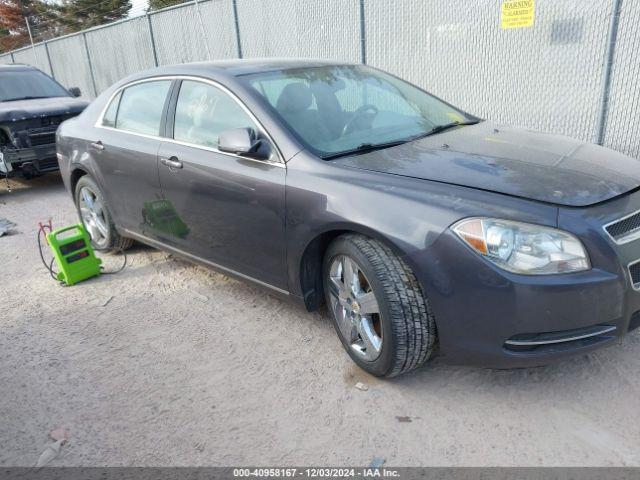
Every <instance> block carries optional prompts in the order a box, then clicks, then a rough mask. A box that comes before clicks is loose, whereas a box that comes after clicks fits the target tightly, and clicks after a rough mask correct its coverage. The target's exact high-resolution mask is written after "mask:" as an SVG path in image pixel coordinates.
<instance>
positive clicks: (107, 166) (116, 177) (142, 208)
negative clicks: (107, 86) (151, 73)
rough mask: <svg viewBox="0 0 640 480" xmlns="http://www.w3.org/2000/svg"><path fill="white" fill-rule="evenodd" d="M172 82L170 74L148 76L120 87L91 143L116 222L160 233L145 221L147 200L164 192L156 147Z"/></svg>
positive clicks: (149, 203) (121, 225) (152, 232)
mask: <svg viewBox="0 0 640 480" xmlns="http://www.w3.org/2000/svg"><path fill="white" fill-rule="evenodd" d="M170 87H171V80H167V79H164V80H148V81H143V82H139V83H135V84H133V85H130V86H127V87H125V88H124V89H123V90H121V91H120V92H118V93H117V94H116V95H115V96H114V97H113V98H112V100H111V103H110V104H109V105H108V106H107V109H106V110H105V114H104V116H103V117H102V119H101V120H100V121H99V125H98V126H99V127H100V128H97V129H96V131H97V132H99V133H98V135H97V136H96V138H95V139H93V141H92V143H91V145H90V146H89V148H90V149H91V151H92V152H93V155H92V156H93V157H94V159H95V160H96V161H95V163H96V166H97V169H98V170H99V173H100V176H101V177H102V178H101V179H100V181H101V184H102V186H103V190H104V193H105V195H106V196H107V201H108V204H109V207H110V210H111V214H112V216H113V218H114V220H115V222H116V224H117V225H119V226H120V227H123V228H125V229H127V230H131V231H134V232H138V233H144V234H146V235H148V236H151V237H157V238H161V239H166V235H165V236H163V235H157V233H158V232H155V231H151V232H144V224H145V214H146V210H147V209H148V208H149V207H148V206H149V205H152V204H153V203H154V202H156V201H158V200H160V199H161V198H162V191H161V189H160V181H159V179H158V149H159V148H160V143H161V139H160V130H161V128H162V127H163V119H164V118H165V113H166V110H165V109H166V107H167V105H168V97H169V95H168V94H169V91H170ZM160 233H162V232H160Z"/></svg>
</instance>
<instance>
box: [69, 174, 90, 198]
mask: <svg viewBox="0 0 640 480" xmlns="http://www.w3.org/2000/svg"><path fill="white" fill-rule="evenodd" d="M85 175H87V172H85V171H84V170H82V169H81V168H76V169H75V170H74V171H73V172H71V179H70V183H71V195H73V196H74V197H75V192H76V185H77V184H78V180H80V177H83V176H85Z"/></svg>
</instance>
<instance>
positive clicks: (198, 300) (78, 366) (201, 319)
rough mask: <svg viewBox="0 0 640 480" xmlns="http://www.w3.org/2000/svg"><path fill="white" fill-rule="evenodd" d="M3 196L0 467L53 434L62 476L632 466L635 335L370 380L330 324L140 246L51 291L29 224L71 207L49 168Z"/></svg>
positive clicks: (434, 365) (638, 456)
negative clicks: (569, 353) (511, 359)
mask: <svg viewBox="0 0 640 480" xmlns="http://www.w3.org/2000/svg"><path fill="white" fill-rule="evenodd" d="M13 187H14V191H13V193H7V192H6V190H5V187H4V182H2V183H1V184H0V218H7V219H9V220H11V221H13V222H14V223H16V224H17V228H16V229H15V231H14V232H13V233H12V234H11V235H9V236H4V237H0V285H1V287H0V288H2V297H0V298H1V299H2V300H0V302H1V303H0V305H1V307H2V308H1V310H0V465H2V466H30V465H34V464H35V463H36V461H37V459H38V457H39V456H40V454H41V452H42V451H43V450H44V449H45V447H46V446H47V445H48V444H49V443H51V441H50V440H49V439H48V434H49V432H50V431H51V430H52V429H54V428H57V427H65V428H68V429H69V431H70V439H69V442H68V443H67V445H65V446H64V448H63V449H62V452H61V455H60V456H59V457H58V458H56V459H55V460H53V461H52V463H51V465H57V466H63V465H64V466H76V465H82V466H129V465H136V466H167V465H171V466H192V465H199V466H200V465H209V466H215V465H225V466H236V465H264V466H271V465H273V466H275V465H298V466H302V465H360V466H363V465H364V466H366V465H368V464H369V463H370V462H371V461H372V459H373V458H374V457H379V458H382V459H385V460H386V464H385V465H386V466H416V465H422V466H536V465H545V466H560V465H562V466H580V465H590V466H605V465H634V466H637V465H640V451H639V449H638V445H640V421H639V420H638V415H637V412H638V404H639V402H640V400H639V399H640V382H639V381H640V334H639V333H635V334H631V335H629V336H627V337H626V338H625V339H624V340H622V341H621V342H619V344H617V345H615V346H614V347H612V348H608V349H605V350H600V351H597V352H596V353H592V354H589V355H585V356H581V357H577V358H574V359H572V360H569V361H566V362H564V363H561V364H557V365H554V366H549V367H544V368H536V369H526V370H509V371H496V370H486V369H478V368H470V367H454V366H448V365H445V364H444V363H442V362H440V361H439V360H437V359H436V360H435V361H433V362H431V363H430V364H428V365H427V366H426V367H423V368H422V369H420V370H418V371H417V372H415V373H412V374H409V375H406V376H404V377H400V378H397V379H394V380H390V381H389V380H387V381H382V380H378V379H375V378H373V377H370V376H368V375H367V374H365V373H363V372H362V371H360V370H359V369H358V368H357V367H356V366H355V365H354V364H353V363H352V362H351V360H350V359H349V357H348V356H347V354H346V353H345V352H344V351H343V350H342V347H341V345H340V343H339V341H338V338H337V336H336V335H335V333H334V331H333V328H332V326H331V324H330V321H329V319H328V318H327V317H325V316H323V315H321V314H309V313H306V312H305V311H304V310H303V309H301V308H298V307H296V306H292V305H291V304H289V303H286V302H284V301H281V300H279V299H276V298H273V297H271V296H269V295H268V294H266V293H264V292H263V291H261V290H258V289H257V288H254V287H253V286H250V285H247V284H244V283H241V282H238V281H235V280H232V279H229V278H227V277H225V276H223V275H220V274H217V273H214V272H212V271H209V270H206V269H204V268H201V267H197V266H194V265H192V264H190V263H187V262H186V261H183V260H180V259H178V258H174V257H173V256H171V255H168V254H166V253H163V252H159V251H156V250H153V249H151V248H147V247H143V246H136V247H134V249H133V250H132V251H131V253H130V255H129V266H127V268H126V269H125V270H124V271H123V272H121V273H119V274H117V275H106V276H101V277H100V278H97V279H94V280H91V281H88V282H86V283H82V284H80V285H77V286H74V287H62V286H59V285H58V284H57V283H56V282H54V281H53V280H52V279H51V278H50V277H49V275H48V273H47V272H46V270H45V269H44V267H43V266H42V264H41V263H40V258H39V257H38V253H37V244H36V232H37V222H38V221H40V220H46V219H48V218H49V217H51V218H52V220H53V223H54V226H63V225H65V224H69V223H71V222H75V221H76V216H75V212H74V208H73V205H72V203H71V199H70V197H69V196H68V194H67V193H66V191H65V190H64V188H63V186H62V183H61V181H60V178H59V176H57V175H48V176H45V177H42V178H39V179H36V180H32V181H28V182H27V181H13ZM119 262H120V258H119V257H109V256H107V257H106V260H105V263H106V266H107V268H115V267H117V265H118V264H119ZM636 332H640V331H636ZM357 382H362V383H364V384H366V385H367V386H368V390H366V391H361V390H359V389H357V388H355V385H356V383H357Z"/></svg>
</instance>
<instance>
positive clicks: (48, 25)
mask: <svg viewBox="0 0 640 480" xmlns="http://www.w3.org/2000/svg"><path fill="white" fill-rule="evenodd" d="M58 9H59V7H57V6H54V5H50V4H47V3H44V2H43V1H41V0H0V51H3V52H7V51H10V50H14V49H16V48H20V47H24V46H25V45H28V44H29V31H28V29H27V23H26V22H27V20H28V21H29V26H30V27H31V32H32V34H33V37H34V41H35V42H39V41H42V40H46V39H49V38H52V37H54V36H57V35H60V34H62V33H65V32H64V31H63V29H62V28H61V25H60V24H59V23H58V22H57V20H56V19H57V16H58Z"/></svg>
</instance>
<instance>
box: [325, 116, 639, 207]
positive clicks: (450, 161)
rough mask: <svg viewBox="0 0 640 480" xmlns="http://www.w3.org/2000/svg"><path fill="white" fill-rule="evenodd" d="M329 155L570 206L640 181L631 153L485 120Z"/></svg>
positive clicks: (392, 171) (604, 196) (618, 191)
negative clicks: (368, 149)
mask: <svg viewBox="0 0 640 480" xmlns="http://www.w3.org/2000/svg"><path fill="white" fill-rule="evenodd" d="M333 161H334V162H337V163H339V164H342V165H345V166H348V167H353V168H359V169H363V170H371V171H375V172H383V173H390V174H395V175H404V176H407V177H413V178H421V179H425V180H433V181H437V182H444V183H450V184H455V185H461V186H465V187H472V188H478V189H482V190H487V191H492V192H498V193H503V194H507V195H513V196H517V197H522V198H527V199H531V200H538V201H542V202H549V203H554V204H557V205H565V206H573V207H581V206H587V205H592V204H594V203H598V202H602V201H605V200H608V199H610V198H613V197H616V196H618V195H622V194H623V193H626V192H628V191H630V190H633V189H635V188H637V187H638V186H640V161H638V160H636V159H634V158H631V157H628V156H626V155H623V154H621V153H618V152H615V151H613V150H610V149H608V148H603V147H600V146H598V145H593V144H590V143H585V142H581V141H579V140H575V139H572V138H568V137H563V136H560V135H551V134H546V133H539V132H534V131H531V130H527V129H524V128H516V127H507V126H502V125H495V124H492V123H490V122H482V123H479V124H477V125H471V126H462V127H458V128H455V129H453V130H448V131H446V132H443V133H440V134H437V135H432V136H429V137H426V138H424V139H421V140H416V141H413V142H409V143H406V144H403V145H400V146H397V147H392V148H388V149H385V150H378V151H375V152H370V153H366V154H360V155H354V156H350V157H343V158H340V159H336V160H333Z"/></svg>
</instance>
